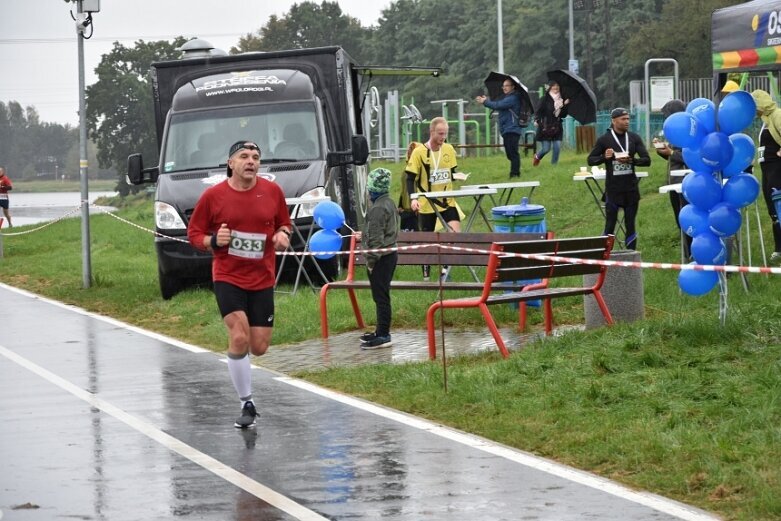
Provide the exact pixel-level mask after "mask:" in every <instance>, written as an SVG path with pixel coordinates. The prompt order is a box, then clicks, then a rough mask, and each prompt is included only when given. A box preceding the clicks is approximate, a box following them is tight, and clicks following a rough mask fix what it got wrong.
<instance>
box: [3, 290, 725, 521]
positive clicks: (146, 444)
mask: <svg viewBox="0 0 781 521" xmlns="http://www.w3.org/2000/svg"><path fill="white" fill-rule="evenodd" d="M0 303H1V305H2V316H3V327H2V328H0V519H2V520H3V521H5V520H36V521H37V520H47V521H48V520H56V519H81V520H167V519H198V520H237V521H248V520H269V521H275V520H291V519H307V520H308V519H334V520H362V519H386V520H394V521H396V520H398V521H402V520H404V521H407V520H409V521H413V520H415V521H417V520H422V519H426V520H470V521H480V520H492V521H495V520H589V519H594V520H597V519H598V520H674V519H689V520H706V519H714V518H713V517H711V516H710V515H708V514H706V513H704V512H702V511H699V510H696V509H693V508H690V507H688V506H686V505H682V504H680V503H676V502H671V501H668V500H666V499H664V498H660V497H658V496H653V495H650V494H645V493H636V492H632V491H629V490H627V489H625V488H623V487H621V486H619V485H616V484H614V483H611V482H609V481H607V480H603V479H601V478H597V477H595V476H592V475H590V474H586V473H582V472H579V471H577V470H574V469H570V468H568V467H564V466H561V465H558V464H556V463H553V462H550V461H547V460H543V459H540V458H536V457H533V456H530V455H528V454H525V453H522V452H519V451H515V450H513V449H508V448H506V447H503V446H499V445H495V444H493V443H490V442H487V441H486V440H483V439H481V438H477V437H474V436H470V435H466V434H463V433H460V432H458V431H454V430H452V429H446V428H443V427H440V426H437V425H435V424H432V423H429V422H424V421H421V420H419V419H417V418H412V417H409V416H407V415H404V414H399V413H396V412H394V411H391V410H388V409H385V408H382V407H377V406H374V405H373V404H369V403H367V402H363V401H360V400H355V399H352V398H349V397H344V396H341V395H337V394H335V393H330V392H328V391H324V390H322V389H319V388H317V387H315V386H311V385H309V384H307V383H306V382H302V381H299V380H295V379H290V378H287V377H285V376H282V375H280V374H277V373H273V372H270V371H267V370H264V369H257V370H255V371H253V387H254V396H255V398H256V401H257V402H259V403H260V412H261V418H260V420H259V425H258V427H257V429H255V430H249V431H239V430H237V429H235V428H234V427H233V426H232V424H233V420H234V418H235V417H236V416H237V414H238V412H239V411H238V404H237V400H236V397H235V393H234V390H233V387H232V386H231V384H230V380H229V377H228V372H227V368H226V365H225V363H224V362H223V357H222V356H219V355H216V354H214V353H211V352H206V351H203V350H200V349H198V348H195V347H193V346H188V345H184V344H181V343H179V342H176V341H173V340H171V339H167V338H164V337H160V336H158V335H154V334H149V333H146V332H143V331H141V330H138V329H136V328H132V327H128V326H125V325H124V324H121V323H119V322H116V321H112V320H110V319H105V318H100V317H96V316H94V315H90V314H87V313H85V312H82V311H80V310H77V309H75V308H69V307H67V306H63V305H60V304H57V303H54V302H51V301H47V300H45V299H40V298H36V297H34V296H31V295H29V294H26V293H24V292H19V291H17V290H13V289H11V288H8V287H7V286H2V285H0ZM272 349H273V347H272Z"/></svg>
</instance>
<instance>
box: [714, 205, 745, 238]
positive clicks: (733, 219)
mask: <svg viewBox="0 0 781 521" xmlns="http://www.w3.org/2000/svg"><path fill="white" fill-rule="evenodd" d="M708 226H709V227H710V229H711V231H712V232H713V233H715V234H716V235H720V236H722V237H729V236H730V235H735V234H736V233H737V231H738V230H740V210H738V209H737V208H735V207H734V206H732V205H731V204H729V203H724V202H721V203H718V204H716V205H715V206H714V207H713V208H711V210H710V212H708Z"/></svg>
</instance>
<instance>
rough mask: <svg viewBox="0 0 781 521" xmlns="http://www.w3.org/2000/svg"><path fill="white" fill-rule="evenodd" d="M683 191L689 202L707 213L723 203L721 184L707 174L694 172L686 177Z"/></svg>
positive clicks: (682, 187)
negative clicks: (719, 203) (717, 204)
mask: <svg viewBox="0 0 781 521" xmlns="http://www.w3.org/2000/svg"><path fill="white" fill-rule="evenodd" d="M681 191H682V192H683V196H684V197H685V198H686V200H687V201H689V202H690V203H691V204H693V205H694V206H696V207H697V208H699V209H700V210H703V211H705V212H708V211H710V209H711V208H713V206H714V205H715V204H716V203H718V202H719V201H721V183H719V182H718V181H716V179H714V178H713V175H712V174H709V173H706V172H692V173H691V174H689V175H687V176H686V177H684V178H683V183H681Z"/></svg>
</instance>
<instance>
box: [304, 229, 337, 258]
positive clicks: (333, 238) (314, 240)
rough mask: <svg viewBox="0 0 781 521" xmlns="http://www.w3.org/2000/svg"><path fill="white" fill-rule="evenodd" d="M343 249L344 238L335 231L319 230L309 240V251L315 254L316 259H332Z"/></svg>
mask: <svg viewBox="0 0 781 521" xmlns="http://www.w3.org/2000/svg"><path fill="white" fill-rule="evenodd" d="M341 249H342V236H341V235H339V233H338V232H337V231H335V230H317V231H316V232H315V233H313V234H312V237H311V238H310V239H309V251H311V252H312V253H314V256H315V258H316V259H321V260H326V259H330V258H331V257H333V256H334V255H336V253H335V252H338V251H340V250H341ZM323 252H331V253H323Z"/></svg>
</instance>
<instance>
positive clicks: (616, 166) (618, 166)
mask: <svg viewBox="0 0 781 521" xmlns="http://www.w3.org/2000/svg"><path fill="white" fill-rule="evenodd" d="M610 133H611V134H613V139H614V140H615V142H616V143H617V144H618V148H620V149H621V152H624V153H625V154H627V155H628V154H629V132H626V133H624V144H623V145H622V144H621V141H620V140H619V139H618V136H617V135H616V132H615V130H613V129H612V128H611V129H610ZM631 173H632V165H631V164H630V163H619V162H616V161H614V162H613V174H614V175H626V174H631Z"/></svg>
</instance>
